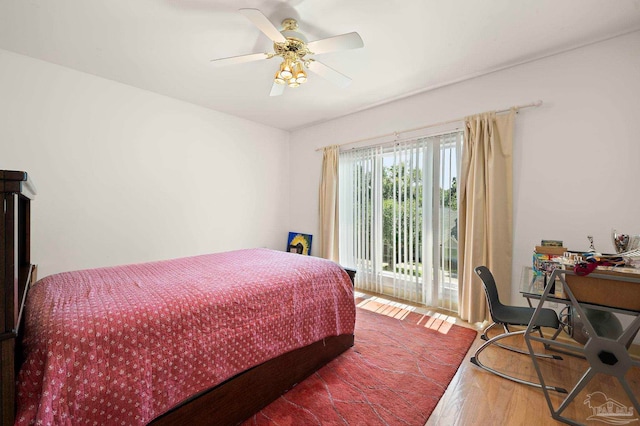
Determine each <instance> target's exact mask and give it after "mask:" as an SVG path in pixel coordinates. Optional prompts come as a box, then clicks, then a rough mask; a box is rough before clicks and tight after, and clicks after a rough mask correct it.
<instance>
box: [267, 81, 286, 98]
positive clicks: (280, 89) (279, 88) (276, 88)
mask: <svg viewBox="0 0 640 426" xmlns="http://www.w3.org/2000/svg"><path fill="white" fill-rule="evenodd" d="M283 93H284V84H278V83H276V82H275V81H274V82H273V86H271V93H269V96H280V95H282V94H283Z"/></svg>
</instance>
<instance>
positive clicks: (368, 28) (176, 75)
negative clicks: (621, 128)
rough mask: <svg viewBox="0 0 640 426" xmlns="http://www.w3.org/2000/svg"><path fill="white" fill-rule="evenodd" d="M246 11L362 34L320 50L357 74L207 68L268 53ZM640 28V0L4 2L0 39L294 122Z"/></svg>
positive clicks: (313, 31) (158, 88)
mask: <svg viewBox="0 0 640 426" xmlns="http://www.w3.org/2000/svg"><path fill="white" fill-rule="evenodd" d="M240 8H257V9H260V10H261V11H262V12H263V13H264V14H265V15H266V16H267V17H268V18H269V19H270V20H271V21H272V22H273V23H274V24H275V25H276V26H277V27H278V28H280V22H281V21H282V20H283V19H284V18H287V17H292V18H296V19H297V20H298V22H299V26H300V29H299V31H300V32H302V33H304V34H305V35H306V36H307V38H308V39H309V41H313V40H317V39H321V38H326V37H330V36H333V35H338V34H343V33H348V32H351V31H356V32H358V33H359V34H360V35H361V36H362V39H363V40H364V48H362V49H358V50H351V51H342V52H333V53H327V54H324V55H319V56H317V57H316V58H317V59H319V60H321V61H322V62H324V63H325V64H326V65H329V66H330V67H332V68H335V69H336V70H338V71H340V72H342V73H343V74H346V75H348V76H349V77H351V78H352V79H353V82H352V84H351V85H350V86H349V87H347V88H346V89H340V88H338V87H336V86H333V85H332V84H331V83H329V82H328V81H326V80H324V79H322V78H321V77H319V76H317V75H314V74H310V78H309V81H308V82H307V83H306V84H304V85H303V86H301V87H299V88H295V89H289V88H287V89H286V90H285V93H284V95H283V96H280V97H270V96H269V91H270V89H271V84H272V79H273V75H274V73H275V71H276V69H277V66H278V59H271V60H261V61H259V62H251V63H245V64H239V65H231V66H228V67H223V68H216V67H213V66H211V64H210V63H209V61H210V60H211V59H214V58H220V57H228V56H235V55H242V54H248V53H255V52H268V51H271V50H272V43H271V42H270V41H269V39H268V38H267V37H266V36H265V35H263V34H262V33H261V32H260V31H259V30H258V29H257V28H256V27H254V26H253V24H251V22H249V20H248V19H247V18H245V17H244V16H242V15H241V14H239V13H238V12H237V10H238V9H240ZM637 30H640V0H484V1H481V0H403V1H399V0H349V1H348V0H290V1H282V0H0V48H2V49H6V50H9V51H13V52H17V53H20V54H23V55H27V56H31V57H34V58H38V59H42V60H45V61H49V62H52V63H55V64H59V65H62V66H65V67H68V68H72V69H75V70H79V71H83V72H86V73H89V74H93V75H96V76H100V77H104V78H107V79H110V80H114V81H118V82H121V83H124V84H128V85H131V86H135V87H139V88H142V89H146V90H150V91H153V92H157V93H160V94H163V95H167V96H170V97H173V98H176V99H181V100H184V101H187V102H191V103H194V104H197V105H201V106H204V107H207V108H211V109H214V110H217V111H222V112H226V113H229V114H233V115H236V116H239V117H244V118H247V119H249V120H253V121H255V122H259V123H264V124H267V125H271V126H274V127H278V128H281V129H289V130H290V129H295V128H301V127H304V126H308V125H310V124H312V123H318V122H322V121H325V120H329V119H332V118H335V117H338V116H342V115H345V114H349V113H352V112H355V111H359V110H362V109H366V108H369V107H372V106H374V105H379V104H381V103H385V102H388V101H390V100H394V99H398V98H402V97H404V96H408V95H411V94H415V93H419V92H422V91H425V90H429V89H432V88H435V87H440V86H443V85H446V84H449V83H452V82H455V81H460V80H463V79H466V78H470V77H473V76H476V75H481V74H484V73H487V72H491V71H495V70H498V69H503V68H505V67H509V66H512V65H515V64H518V63H522V62H526V61H530V60H532V59H536V58H540V57H544V56H547V55H549V54H553V53H557V52H561V51H565V50H567V49H571V48H574V47H578V46H582V45H585V44H589V43H592V42H595V41H599V40H603V39H606V38H609V37H612V36H615V35H620V34H625V33H629V32H631V31H637ZM639 54H640V52H639Z"/></svg>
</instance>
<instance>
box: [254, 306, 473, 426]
mask: <svg viewBox="0 0 640 426" xmlns="http://www.w3.org/2000/svg"><path fill="white" fill-rule="evenodd" d="M372 304H373V306H372ZM363 305H364V306H363ZM376 305H377V306H376ZM359 306H363V307H359V308H358V310H357V319H356V331H355V345H354V347H353V348H351V349H349V350H348V351H346V352H345V353H344V354H342V355H341V356H340V357H338V358H336V359H335V360H333V361H331V362H330V363H329V364H327V365H326V366H324V367H323V368H322V369H320V370H319V371H318V372H316V373H315V374H313V375H312V376H310V377H309V378H307V379H306V380H304V381H303V382H302V383H300V384H298V385H297V386H296V387H295V388H293V389H292V390H290V391H289V392H288V393H286V394H285V395H283V396H281V397H280V398H279V399H277V400H276V401H274V402H273V403H272V404H270V405H268V406H267V407H265V408H264V409H263V410H262V411H260V412H259V413H257V414H255V415H254V416H253V417H252V418H251V419H249V420H247V421H246V422H245V423H244V425H245V426H247V425H347V424H348V425H367V426H370V425H424V423H425V422H426V421H427V419H428V418H429V415H430V414H431V412H432V411H433V409H434V408H435V406H436V404H437V403H438V401H439V400H440V398H441V397H442V394H443V393H444V391H445V390H446V388H447V386H448V385H449V383H450V382H451V379H452V378H453V376H454V374H455V373H456V371H457V369H458V367H459V366H460V363H461V362H462V360H463V359H464V357H465V355H466V353H467V351H468V349H469V347H470V346H471V343H472V342H473V340H474V339H475V337H476V334H477V333H476V331H475V330H471V329H468V328H464V327H460V326H456V325H453V324H451V323H449V322H447V321H445V320H442V319H436V318H433V317H429V316H425V315H421V314H416V313H413V312H408V311H406V310H404V309H400V308H393V307H383V306H382V307H381V305H379V304H376V303H375V302H368V301H365V302H362V303H360V305H359ZM367 308H368V309H370V310H367ZM371 310H376V311H378V312H383V313H374V312H372V311H371ZM389 315H391V316H389Z"/></svg>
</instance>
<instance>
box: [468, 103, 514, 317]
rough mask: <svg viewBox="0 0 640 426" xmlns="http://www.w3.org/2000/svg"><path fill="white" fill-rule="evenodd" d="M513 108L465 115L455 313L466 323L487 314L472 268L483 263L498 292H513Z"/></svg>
mask: <svg viewBox="0 0 640 426" xmlns="http://www.w3.org/2000/svg"><path fill="white" fill-rule="evenodd" d="M515 114H516V110H515V109H511V110H510V111H509V112H508V113H507V114H502V115H496V113H495V112H487V113H483V114H479V115H475V116H472V117H467V118H466V119H465V134H464V144H463V154H462V170H461V176H460V187H459V191H460V193H459V210H458V211H459V215H460V223H459V247H458V272H459V275H460V276H459V277H458V278H459V285H458V297H459V315H460V317H461V318H462V319H464V320H467V321H469V322H479V321H483V320H485V319H486V318H488V316H489V315H488V310H487V307H486V306H487V304H486V298H485V294H484V290H483V288H482V283H481V281H480V279H479V278H478V277H477V276H476V274H475V272H474V268H476V267H477V266H480V265H486V266H487V267H488V268H489V269H490V270H491V272H492V273H493V275H494V276H495V279H496V284H497V286H498V292H499V294H501V295H503V296H502V297H503V299H505V298H506V299H507V300H508V297H509V295H510V294H511V261H512V245H513V241H512V233H513V217H512V216H513V214H512V211H513V208H512V206H513V199H512V198H513V197H512V191H513V183H512V174H513V165H512V150H513V148H512V147H513V127H514V120H515Z"/></svg>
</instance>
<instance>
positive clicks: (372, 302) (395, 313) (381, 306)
mask: <svg viewBox="0 0 640 426" xmlns="http://www.w3.org/2000/svg"><path fill="white" fill-rule="evenodd" d="M362 296H365V297H366V296H367V295H364V294H362ZM356 297H358V295H357V294H356ZM357 306H358V307H359V308H362V309H366V310H368V311H371V312H375V313H376V314H382V315H386V316H388V317H392V318H396V319H400V320H403V319H405V318H406V317H407V315H409V314H410V313H411V312H414V311H415V310H416V308H415V307H413V306H409V305H405V304H404V303H400V302H392V301H390V300H386V299H383V298H380V297H375V296H370V297H368V298H367V299H365V300H362V301H361V302H360V303H358V305H357Z"/></svg>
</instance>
